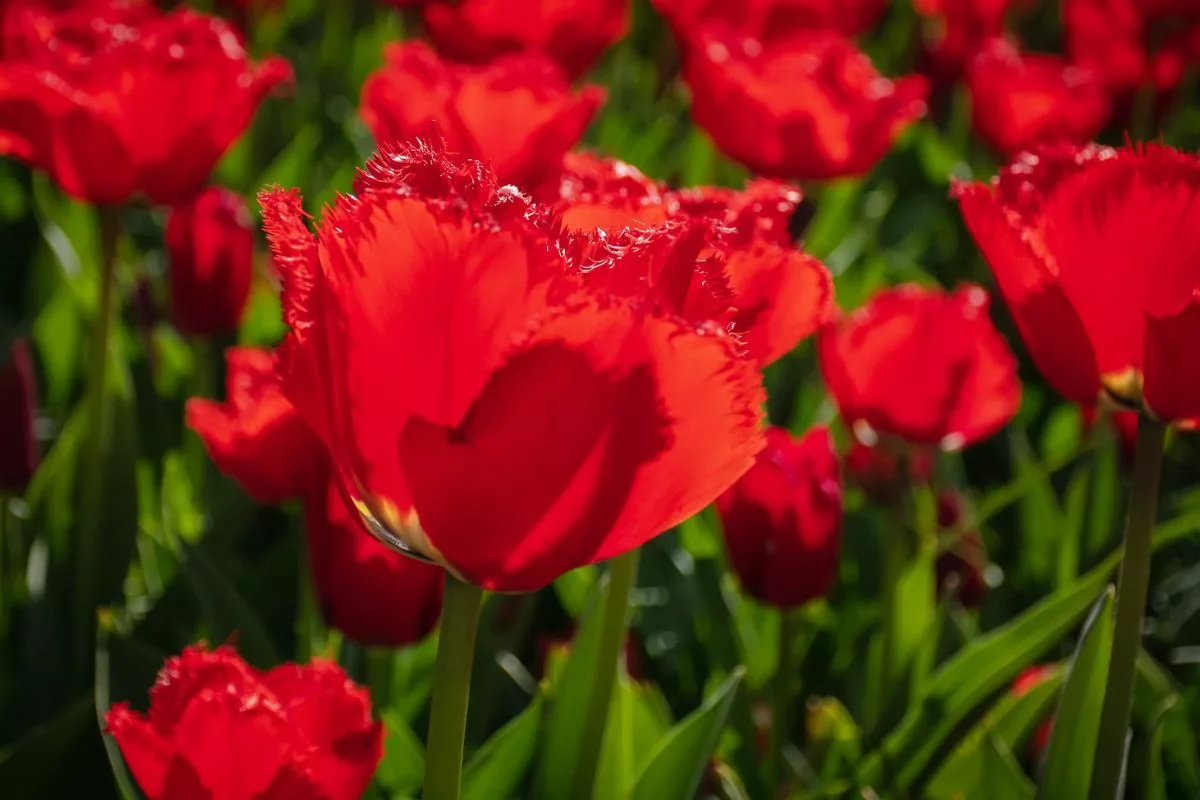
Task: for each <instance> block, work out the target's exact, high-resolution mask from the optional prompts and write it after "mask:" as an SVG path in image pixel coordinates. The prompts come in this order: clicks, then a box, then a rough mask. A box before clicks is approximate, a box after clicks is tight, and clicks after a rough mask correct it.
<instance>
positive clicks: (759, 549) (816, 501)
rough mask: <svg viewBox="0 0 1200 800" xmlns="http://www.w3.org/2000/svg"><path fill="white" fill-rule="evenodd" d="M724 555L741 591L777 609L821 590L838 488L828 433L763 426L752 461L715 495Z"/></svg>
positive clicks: (829, 580) (830, 574)
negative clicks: (763, 440)
mask: <svg viewBox="0 0 1200 800" xmlns="http://www.w3.org/2000/svg"><path fill="white" fill-rule="evenodd" d="M717 511H718V512H719V513H720V515H721V522H722V524H723V526H724V529H725V543H726V545H727V547H728V550H729V561H730V564H731V565H732V566H733V569H734V572H736V573H737V576H738V579H739V580H740V581H741V584H742V588H743V589H744V590H745V591H746V593H747V594H749V595H751V596H752V597H755V598H757V599H758V600H760V601H762V602H764V603H768V604H770V605H773V606H778V607H780V608H793V607H797V606H801V605H803V604H805V603H807V602H808V601H810V600H813V599H815V598H817V597H821V596H823V595H824V594H826V593H827V592H828V591H829V589H830V587H831V586H832V584H833V579H834V577H835V576H836V574H837V562H838V551H839V547H840V544H841V527H842V487H841V484H840V482H839V480H838V463H837V456H836V455H835V454H834V452H833V446H832V444H831V442H830V438H829V432H828V431H827V430H826V429H825V428H814V429H813V430H811V431H809V432H808V433H807V434H805V435H804V436H803V437H802V438H800V439H793V438H792V437H791V436H790V435H789V434H788V432H787V431H785V430H783V429H781V428H772V429H770V430H768V431H767V446H766V448H765V449H764V450H763V451H762V452H761V453H759V455H758V457H757V460H756V461H755V463H754V466H752V467H751V468H750V471H749V472H747V473H746V474H745V475H743V476H742V477H741V478H740V479H739V480H738V482H737V483H735V484H734V485H733V486H732V487H731V488H730V489H728V490H727V491H726V492H725V493H724V494H723V495H721V496H720V497H719V498H717Z"/></svg>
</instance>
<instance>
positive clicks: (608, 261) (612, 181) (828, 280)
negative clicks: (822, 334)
mask: <svg viewBox="0 0 1200 800" xmlns="http://www.w3.org/2000/svg"><path fill="white" fill-rule="evenodd" d="M559 192H560V194H559V196H558V198H557V200H552V203H553V205H554V207H555V210H556V211H558V213H559V215H560V216H559V219H560V221H561V224H562V226H563V227H564V229H565V230H566V231H567V232H568V234H569V236H573V237H575V238H574V241H572V242H569V243H568V245H567V249H568V251H569V252H571V253H572V255H573V258H574V260H575V261H576V262H578V264H580V265H581V266H582V268H581V269H580V270H579V273H580V277H581V279H582V280H583V281H584V283H585V284H587V285H589V286H591V287H593V288H595V289H597V290H600V291H604V292H607V293H611V294H617V295H625V296H635V297H636V296H641V297H646V298H651V299H653V300H654V301H656V302H657V303H658V304H659V305H660V307H662V308H664V309H665V310H668V311H670V312H671V313H674V314H678V315H680V316H682V317H684V318H687V319H693V320H695V321H697V322H703V321H706V320H710V321H715V322H718V323H720V324H721V325H722V327H724V329H725V330H726V331H727V332H729V333H730V334H732V335H734V336H736V337H737V340H738V341H739V342H740V344H741V347H742V349H743V352H744V353H745V354H746V355H747V356H748V357H749V358H751V359H753V360H755V361H757V362H758V363H759V364H761V365H764V366H765V365H767V364H770V363H772V362H773V361H775V360H777V359H779V358H780V357H782V356H783V355H785V354H786V353H788V352H789V351H790V350H791V349H792V348H794V347H795V346H796V345H797V344H798V343H799V342H800V341H801V340H802V339H805V338H807V337H808V336H810V335H812V334H813V333H814V332H815V331H816V329H817V328H818V327H819V326H820V325H821V324H822V323H823V322H825V321H826V320H827V319H829V317H830V315H831V314H832V313H833V310H834V305H833V279H832V277H831V276H830V274H829V271H828V270H827V269H826V268H825V266H824V264H822V263H821V262H820V261H819V260H818V259H816V258H813V257H812V256H810V255H808V254H807V253H804V252H802V251H800V250H797V249H796V248H794V247H793V246H792V243H791V241H790V236H789V235H788V233H787V228H788V218H789V217H790V215H791V214H792V213H793V212H794V211H795V208H796V204H797V203H798V202H799V201H800V197H801V196H800V193H799V192H798V191H797V190H796V189H795V188H794V187H792V186H789V185H787V184H784V183H780V182H778V181H770V180H757V181H751V182H750V183H749V184H747V186H746V188H745V189H743V190H735V189H728V188H715V187H696V188H691V189H682V190H678V191H672V190H669V189H667V188H666V187H665V186H661V185H659V184H657V183H655V182H653V181H649V180H648V179H646V178H645V177H644V176H642V175H641V173H639V172H637V171H636V170H634V169H633V168H632V167H629V166H628V165H626V164H623V163H621V162H619V161H611V160H603V161H602V160H587V159H579V158H578V157H574V158H572V159H568V162H567V165H566V168H565V169H564V171H563V174H562V176H561V177H560V185H559ZM580 240H582V244H583V245H584V246H583V247H582V248H579V249H578V250H576V249H575V248H574V247H573V245H575V244H578V243H579V242H580ZM597 265H600V266H599V267H598V266H597ZM605 265H607V266H605Z"/></svg>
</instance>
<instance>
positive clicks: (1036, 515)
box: [1009, 429, 1066, 586]
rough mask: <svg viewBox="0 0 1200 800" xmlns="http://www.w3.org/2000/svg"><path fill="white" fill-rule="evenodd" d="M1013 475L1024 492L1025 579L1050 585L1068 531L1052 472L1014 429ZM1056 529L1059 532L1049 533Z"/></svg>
mask: <svg viewBox="0 0 1200 800" xmlns="http://www.w3.org/2000/svg"><path fill="white" fill-rule="evenodd" d="M1009 441H1010V443H1011V448H1012V460H1013V474H1014V475H1015V476H1016V480H1017V481H1020V482H1022V484H1023V485H1024V486H1025V491H1024V492H1023V493H1022V494H1021V497H1020V500H1019V501H1018V502H1017V510H1018V513H1019V517H1020V521H1021V528H1020V530H1021V562H1020V567H1021V569H1022V571H1023V572H1024V575H1023V576H1022V577H1023V578H1024V579H1026V580H1029V581H1031V582H1033V583H1034V584H1035V585H1043V586H1048V585H1050V583H1051V578H1052V577H1053V574H1054V571H1055V569H1056V568H1055V566H1054V565H1055V563H1056V561H1057V556H1058V551H1059V547H1060V545H1061V536H1062V535H1064V533H1065V531H1066V525H1065V524H1064V520H1063V511H1062V508H1061V507H1060V506H1059V504H1058V497H1057V495H1056V494H1055V491H1054V486H1053V485H1052V484H1051V482H1050V474H1049V472H1048V470H1046V468H1045V467H1043V466H1042V464H1041V463H1040V462H1039V461H1038V459H1037V456H1036V455H1035V454H1034V452H1033V448H1032V447H1030V445H1029V441H1028V440H1027V439H1026V438H1025V436H1024V434H1023V433H1020V432H1019V431H1017V430H1015V429H1014V430H1012V432H1011V433H1010V436H1009ZM1049 532H1057V534H1058V535H1047V534H1048V533H1049Z"/></svg>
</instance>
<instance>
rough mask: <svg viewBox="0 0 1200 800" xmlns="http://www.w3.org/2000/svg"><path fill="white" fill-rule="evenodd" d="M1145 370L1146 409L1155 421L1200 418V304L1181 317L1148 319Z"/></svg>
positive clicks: (1186, 309) (1193, 303) (1196, 302)
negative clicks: (1156, 419)
mask: <svg viewBox="0 0 1200 800" xmlns="http://www.w3.org/2000/svg"><path fill="white" fill-rule="evenodd" d="M1144 370H1145V381H1144V386H1143V393H1144V397H1145V402H1146V408H1148V409H1149V410H1150V412H1151V413H1152V414H1154V416H1155V417H1157V418H1158V419H1160V420H1163V421H1164V422H1188V421H1189V420H1194V419H1196V418H1198V417H1200V300H1197V299H1193V300H1192V301H1191V302H1190V303H1188V304H1187V305H1186V306H1184V308H1183V310H1182V311H1180V312H1179V313H1178V314H1172V315H1170V316H1165V317H1155V316H1153V315H1147V317H1146V354H1145V364H1144ZM1189 426H1190V425H1189Z"/></svg>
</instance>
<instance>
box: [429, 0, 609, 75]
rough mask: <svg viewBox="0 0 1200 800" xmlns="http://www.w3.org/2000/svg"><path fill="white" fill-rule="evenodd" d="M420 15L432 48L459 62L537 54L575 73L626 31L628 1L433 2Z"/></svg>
mask: <svg viewBox="0 0 1200 800" xmlns="http://www.w3.org/2000/svg"><path fill="white" fill-rule="evenodd" d="M422 19H423V20H424V22H425V30H426V31H427V32H428V33H429V38H430V39H432V40H433V43H434V45H435V46H436V47H437V49H438V50H440V51H441V52H443V53H445V54H446V55H447V56H450V57H451V58H454V59H457V60H459V61H467V62H472V63H479V64H483V63H487V62H489V61H491V60H493V59H494V58H496V57H498V56H502V55H506V54H509V53H536V54H539V55H543V56H546V57H547V58H550V59H551V60H553V61H554V62H555V63H557V64H558V65H559V66H560V67H562V69H563V70H564V71H565V72H566V73H567V74H568V75H570V76H577V75H582V74H583V73H585V72H587V71H588V69H589V68H590V67H591V66H592V65H593V64H594V63H595V62H596V61H597V60H598V59H599V58H600V56H601V55H603V54H604V51H605V50H607V49H608V48H609V47H610V46H612V45H613V44H615V43H616V42H617V41H618V40H619V39H620V38H621V37H623V36H624V35H625V33H626V32H627V31H628V30H629V0H454V1H453V2H451V1H450V0H436V2H431V3H428V4H427V5H425V7H424V9H423V11H422Z"/></svg>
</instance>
